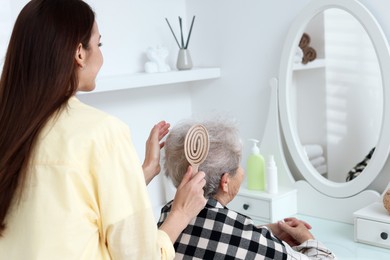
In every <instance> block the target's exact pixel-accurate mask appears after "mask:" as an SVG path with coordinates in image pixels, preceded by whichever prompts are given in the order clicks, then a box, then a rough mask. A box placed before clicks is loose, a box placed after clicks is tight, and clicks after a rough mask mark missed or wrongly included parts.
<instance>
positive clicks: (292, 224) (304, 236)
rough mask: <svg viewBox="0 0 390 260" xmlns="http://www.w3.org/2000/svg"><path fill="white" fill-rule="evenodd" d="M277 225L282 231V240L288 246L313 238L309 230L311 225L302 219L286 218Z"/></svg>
mask: <svg viewBox="0 0 390 260" xmlns="http://www.w3.org/2000/svg"><path fill="white" fill-rule="evenodd" d="M278 227H279V228H280V230H281V231H282V236H284V238H285V239H286V240H284V241H285V242H286V243H288V244H289V245H290V246H297V245H300V244H302V243H303V242H305V241H307V240H309V239H314V236H313V235H312V234H311V233H310V231H309V229H311V226H310V225H309V224H307V223H306V222H304V221H302V220H298V219H296V218H288V219H285V220H284V222H283V221H279V222H278ZM280 239H282V238H280ZM282 240H283V239H282Z"/></svg>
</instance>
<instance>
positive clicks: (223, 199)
mask: <svg viewBox="0 0 390 260" xmlns="http://www.w3.org/2000/svg"><path fill="white" fill-rule="evenodd" d="M213 198H214V199H215V200H216V201H218V202H219V203H221V204H222V205H223V206H225V207H226V205H227V204H228V203H229V202H230V201H232V199H230V198H229V196H227V194H221V193H220V192H218V193H217V194H215V195H214V197H213Z"/></svg>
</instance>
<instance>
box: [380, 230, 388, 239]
mask: <svg viewBox="0 0 390 260" xmlns="http://www.w3.org/2000/svg"><path fill="white" fill-rule="evenodd" d="M388 237H389V235H388V234H387V233H386V232H382V233H381V238H382V239H383V240H386V239H387V238H388Z"/></svg>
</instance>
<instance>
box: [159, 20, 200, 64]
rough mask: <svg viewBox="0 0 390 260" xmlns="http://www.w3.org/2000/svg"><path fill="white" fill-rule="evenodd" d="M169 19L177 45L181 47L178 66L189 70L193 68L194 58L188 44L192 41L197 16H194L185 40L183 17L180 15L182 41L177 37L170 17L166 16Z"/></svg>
mask: <svg viewBox="0 0 390 260" xmlns="http://www.w3.org/2000/svg"><path fill="white" fill-rule="evenodd" d="M165 20H166V21H167V24H168V26H169V29H171V32H172V35H173V37H174V38H175V41H176V43H177V46H178V47H179V54H178V56H177V63H176V67H177V69H178V70H188V69H191V68H192V59H191V55H190V52H189V50H188V44H189V43H190V38H191V33H192V27H193V26H194V21H195V16H193V17H192V22H191V26H190V30H189V32H188V36H187V40H186V41H185V40H184V35H183V22H182V19H181V17H180V16H179V26H180V43H179V41H178V39H177V37H176V34H175V33H174V31H173V29H172V26H171V24H170V23H169V21H168V19H167V18H165Z"/></svg>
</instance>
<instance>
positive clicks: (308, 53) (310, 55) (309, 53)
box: [302, 46, 317, 64]
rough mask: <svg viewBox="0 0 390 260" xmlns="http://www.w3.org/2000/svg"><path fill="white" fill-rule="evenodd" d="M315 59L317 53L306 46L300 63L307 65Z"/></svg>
mask: <svg viewBox="0 0 390 260" xmlns="http://www.w3.org/2000/svg"><path fill="white" fill-rule="evenodd" d="M316 58H317V52H316V50H314V49H313V48H312V47H310V46H308V47H305V48H304V49H303V59H302V63H303V64H307V63H308V62H310V61H313V60H315V59H316Z"/></svg>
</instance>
